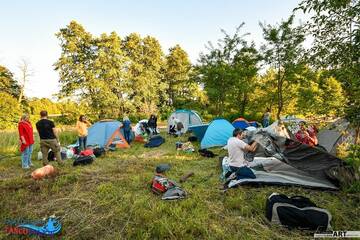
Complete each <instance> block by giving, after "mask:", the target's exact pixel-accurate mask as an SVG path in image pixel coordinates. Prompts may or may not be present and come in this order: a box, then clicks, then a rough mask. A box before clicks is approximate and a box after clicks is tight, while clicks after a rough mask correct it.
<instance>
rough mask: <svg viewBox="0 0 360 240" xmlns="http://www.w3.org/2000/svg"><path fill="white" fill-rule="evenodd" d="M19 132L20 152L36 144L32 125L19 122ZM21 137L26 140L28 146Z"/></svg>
mask: <svg viewBox="0 0 360 240" xmlns="http://www.w3.org/2000/svg"><path fill="white" fill-rule="evenodd" d="M18 130H19V138H20V142H21V145H20V151H21V152H23V151H24V150H25V148H27V147H28V146H30V145H31V144H34V132H33V128H32V126H31V123H29V122H25V121H20V122H19V125H18ZM21 137H23V138H24V139H25V142H26V144H23V143H22V140H21Z"/></svg>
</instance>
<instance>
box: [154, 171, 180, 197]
mask: <svg viewBox="0 0 360 240" xmlns="http://www.w3.org/2000/svg"><path fill="white" fill-rule="evenodd" d="M172 187H175V184H174V183H173V182H172V181H170V180H169V179H167V178H166V177H164V176H162V175H161V174H156V175H155V176H154V177H153V179H152V182H151V190H152V191H153V192H154V193H156V194H162V193H164V192H166V191H167V190H168V189H170V188H172Z"/></svg>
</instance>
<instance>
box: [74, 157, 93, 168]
mask: <svg viewBox="0 0 360 240" xmlns="http://www.w3.org/2000/svg"><path fill="white" fill-rule="evenodd" d="M93 161H94V158H93V157H91V156H79V157H77V158H76V159H75V160H74V163H73V166H78V165H87V164H91V163H92V162H93Z"/></svg>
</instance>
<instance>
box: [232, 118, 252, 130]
mask: <svg viewBox="0 0 360 240" xmlns="http://www.w3.org/2000/svg"><path fill="white" fill-rule="evenodd" d="M232 125H233V126H234V128H240V129H242V130H245V129H246V128H247V127H250V124H249V122H248V121H246V119H245V118H237V119H235V120H234V121H233V123H232Z"/></svg>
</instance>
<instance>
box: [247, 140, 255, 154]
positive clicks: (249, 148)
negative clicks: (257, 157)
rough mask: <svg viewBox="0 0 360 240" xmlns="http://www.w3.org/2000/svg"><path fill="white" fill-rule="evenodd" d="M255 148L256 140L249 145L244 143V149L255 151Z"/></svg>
mask: <svg viewBox="0 0 360 240" xmlns="http://www.w3.org/2000/svg"><path fill="white" fill-rule="evenodd" d="M256 148H257V142H255V141H254V142H253V143H252V144H251V145H248V144H246V145H245V150H246V151H248V152H255V151H256Z"/></svg>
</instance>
